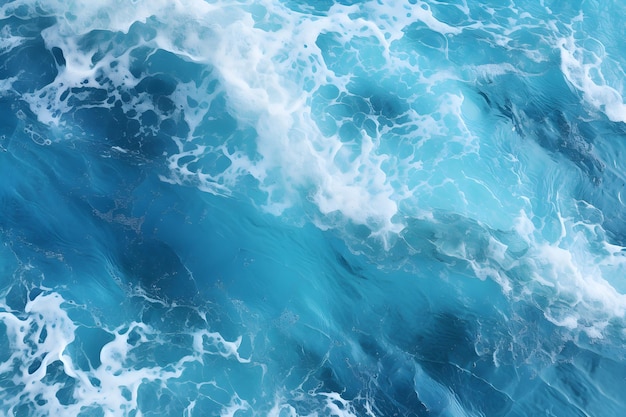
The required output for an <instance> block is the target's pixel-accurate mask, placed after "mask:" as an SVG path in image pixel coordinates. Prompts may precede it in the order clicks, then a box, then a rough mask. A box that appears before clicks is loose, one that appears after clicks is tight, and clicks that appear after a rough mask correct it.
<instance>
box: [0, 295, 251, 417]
mask: <svg viewBox="0 0 626 417" xmlns="http://www.w3.org/2000/svg"><path fill="white" fill-rule="evenodd" d="M64 303H65V300H64V299H63V297H61V296H60V295H59V294H58V293H54V292H43V293H41V294H39V295H37V296H36V297H34V298H33V299H32V300H29V301H28V302H27V303H26V307H25V308H24V312H23V313H20V312H17V311H11V310H10V309H9V308H8V307H7V306H6V305H1V306H0V308H1V311H0V321H2V323H3V324H4V325H5V326H6V335H7V338H8V342H9V346H8V347H9V349H10V352H11V356H10V359H9V360H7V361H6V362H4V363H3V364H1V365H0V375H4V377H5V378H12V381H13V383H14V384H15V385H16V386H17V387H20V390H21V392H22V394H21V395H19V396H12V395H9V394H6V395H2V394H0V398H2V406H0V409H2V410H3V411H4V412H8V413H9V414H11V413H14V412H15V410H16V409H17V407H18V406H19V405H21V404H31V405H32V406H34V407H36V408H35V409H33V410H32V411H33V413H35V414H36V415H41V416H55V415H68V414H69V415H79V414H80V412H81V410H83V409H85V408H93V409H99V410H101V411H102V413H103V415H105V416H120V415H132V414H133V413H136V412H137V410H141V404H140V403H139V402H138V401H141V400H140V398H141V396H142V395H143V394H141V393H140V391H141V390H142V387H146V386H147V384H150V383H151V382H156V383H158V384H163V386H166V385H167V384H168V383H173V381H176V380H177V379H178V378H180V377H181V375H182V373H183V372H184V370H185V369H186V368H187V367H189V366H190V364H191V363H198V364H201V363H203V361H204V359H203V358H204V357H205V355H209V356H213V355H219V356H221V357H223V358H224V359H225V360H231V359H234V360H235V361H236V362H238V363H248V362H249V360H247V359H243V358H241V357H240V355H239V353H238V349H239V346H240V343H241V339H240V338H239V339H237V340H236V341H234V342H228V341H226V340H225V339H224V338H223V337H222V336H221V335H220V334H219V333H216V332H210V331H208V330H206V329H204V330H203V329H199V330H195V331H193V330H190V332H191V333H190V336H191V337H190V338H189V341H190V344H189V346H182V347H183V349H182V351H181V354H180V355H178V357H175V358H172V359H171V361H170V362H168V363H166V364H160V365H159V364H157V363H153V362H152V359H150V355H152V354H154V353H152V354H151V353H150V352H151V351H153V352H154V350H155V349H156V350H158V349H159V348H160V346H161V347H162V346H167V344H168V343H169V342H168V341H167V340H166V338H167V335H162V334H161V333H160V332H158V331H156V330H155V329H153V328H151V327H150V326H149V325H146V324H144V323H140V322H131V323H129V324H128V325H124V326H121V327H119V328H117V329H112V330H107V332H108V333H109V334H111V335H112V336H113V339H112V340H111V341H109V342H106V343H105V344H104V345H103V346H102V348H101V349H100V355H99V356H100V361H101V364H100V365H99V366H97V367H95V368H91V369H88V370H86V369H83V368H81V367H79V366H77V364H76V362H75V361H76V358H75V357H73V356H72V353H71V352H72V351H75V348H73V347H72V344H73V343H74V342H75V337H76V336H75V335H76V332H77V330H78V329H79V326H84V324H81V323H75V322H73V321H72V320H71V319H70V318H69V316H68V313H67V312H66V311H65V310H64V308H63V305H64ZM181 333H184V329H181ZM81 343H82V342H81ZM140 352H141V353H140ZM183 352H187V354H186V355H185V354H184V353H183ZM146 354H147V355H148V356H144V355H146ZM138 355H139V356H138ZM155 361H156V360H155ZM55 363H59V364H60V365H59V366H60V371H61V374H59V373H58V372H56V373H53V375H56V376H55V377H54V378H56V379H54V378H52V380H50V378H51V377H50V376H49V375H47V374H48V373H49V366H54V365H55ZM141 363H143V365H142V364H141ZM57 379H58V380H57ZM66 380H71V381H72V386H73V389H72V390H71V394H70V397H71V398H72V400H71V401H67V400H65V401H62V400H61V398H60V397H59V393H60V389H61V388H63V387H64V386H65V381H66ZM196 382H197V383H200V381H196ZM192 383H193V381H192ZM35 404H36V406H35ZM239 404H240V405H242V404H244V405H245V402H240V403H239ZM235 405H236V404H235V403H233V404H230V405H225V407H224V409H223V411H222V414H223V415H229V413H231V414H232V413H234V412H235V411H236V409H235V408H233V407H234V406H235ZM133 410H135V411H133ZM229 410H230V411H229Z"/></svg>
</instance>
